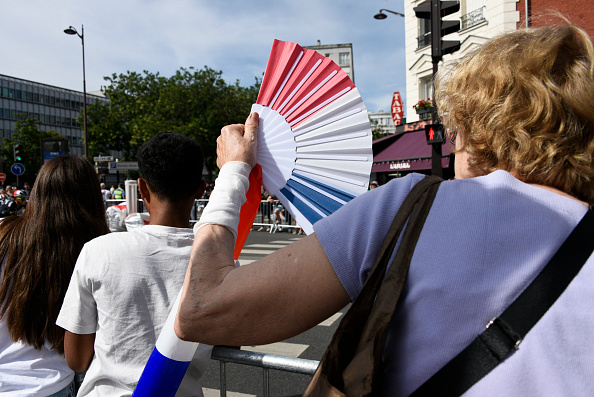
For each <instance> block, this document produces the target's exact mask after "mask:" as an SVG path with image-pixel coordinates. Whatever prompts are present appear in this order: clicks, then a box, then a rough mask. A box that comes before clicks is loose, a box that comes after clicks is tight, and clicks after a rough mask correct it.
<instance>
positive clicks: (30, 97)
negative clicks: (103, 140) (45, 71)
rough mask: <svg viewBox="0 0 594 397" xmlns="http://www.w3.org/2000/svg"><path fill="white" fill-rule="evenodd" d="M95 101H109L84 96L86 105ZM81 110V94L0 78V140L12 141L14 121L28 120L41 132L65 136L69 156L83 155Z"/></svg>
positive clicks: (102, 98) (100, 97)
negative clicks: (35, 120) (7, 139)
mask: <svg viewBox="0 0 594 397" xmlns="http://www.w3.org/2000/svg"><path fill="white" fill-rule="evenodd" d="M97 101H100V102H104V103H108V102H109V101H108V100H107V99H106V98H104V97H102V96H99V95H95V94H91V93H87V106H90V105H91V104H93V103H95V102H97ZM82 109H83V93H82V92H79V91H73V90H68V89H65V88H59V87H54V86H51V85H48V84H43V83H37V82H34V81H29V80H23V79H19V78H16V77H10V76H5V75H0V138H11V137H12V136H13V134H14V132H15V124H16V122H17V121H18V120H19V119H21V118H22V117H23V116H24V117H30V118H34V119H37V120H38V121H39V126H38V127H39V129H40V130H42V131H50V130H54V131H56V132H57V133H58V134H60V135H62V136H64V137H65V138H66V139H67V140H68V145H69V148H70V153H71V154H76V155H82V154H83V152H84V148H83V146H84V142H83V139H82V138H83V127H82V125H81V124H79V123H78V121H77V119H78V117H79V116H80V114H81V112H82Z"/></svg>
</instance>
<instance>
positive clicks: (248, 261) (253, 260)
mask: <svg viewBox="0 0 594 397" xmlns="http://www.w3.org/2000/svg"><path fill="white" fill-rule="evenodd" d="M255 261H257V259H241V257H239V266H243V265H249V264H250V263H252V262H255Z"/></svg>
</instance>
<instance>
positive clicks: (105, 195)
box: [101, 189, 111, 201]
mask: <svg viewBox="0 0 594 397" xmlns="http://www.w3.org/2000/svg"><path fill="white" fill-rule="evenodd" d="M101 195H102V196H103V201H106V200H109V198H110V196H111V192H110V191H109V190H107V189H101Z"/></svg>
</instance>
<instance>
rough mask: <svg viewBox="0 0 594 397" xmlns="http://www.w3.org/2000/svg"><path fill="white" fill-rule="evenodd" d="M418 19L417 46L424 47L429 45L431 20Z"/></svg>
mask: <svg viewBox="0 0 594 397" xmlns="http://www.w3.org/2000/svg"><path fill="white" fill-rule="evenodd" d="M418 21H419V37H418V39H417V40H418V45H417V48H424V47H427V46H428V45H431V20H430V19H418Z"/></svg>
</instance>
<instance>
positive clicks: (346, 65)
mask: <svg viewBox="0 0 594 397" xmlns="http://www.w3.org/2000/svg"><path fill="white" fill-rule="evenodd" d="M303 48H307V49H310V50H315V51H317V52H319V53H320V54H322V55H323V56H325V57H326V58H330V59H332V60H333V61H334V62H335V63H336V64H337V65H338V66H340V68H341V69H342V70H344V71H345V73H346V74H347V75H348V76H349V77H350V79H351V80H352V81H353V83H355V66H354V64H353V45H352V44H350V43H348V44H322V43H321V42H320V40H318V44H317V45H313V46H308V47H303Z"/></svg>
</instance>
